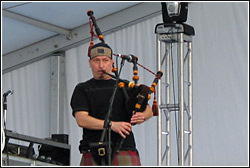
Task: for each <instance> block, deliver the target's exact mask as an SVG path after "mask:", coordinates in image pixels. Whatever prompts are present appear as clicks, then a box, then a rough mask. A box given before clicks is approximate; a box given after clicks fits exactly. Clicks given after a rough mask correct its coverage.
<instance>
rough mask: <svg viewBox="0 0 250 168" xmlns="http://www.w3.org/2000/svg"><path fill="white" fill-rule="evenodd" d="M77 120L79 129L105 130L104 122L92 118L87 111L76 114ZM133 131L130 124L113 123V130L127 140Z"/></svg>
mask: <svg viewBox="0 0 250 168" xmlns="http://www.w3.org/2000/svg"><path fill="white" fill-rule="evenodd" d="M75 119H76V122H77V124H78V126H79V127H83V128H87V129H92V130H103V126H104V120H100V119H97V118H95V117H92V116H90V115H89V113H88V112H87V111H78V112H76V113H75ZM131 129H132V125H131V124H130V123H128V122H123V121H121V122H115V121H111V130H112V131H114V132H116V133H118V134H120V135H121V136H122V137H123V138H126V135H129V134H130V132H131Z"/></svg>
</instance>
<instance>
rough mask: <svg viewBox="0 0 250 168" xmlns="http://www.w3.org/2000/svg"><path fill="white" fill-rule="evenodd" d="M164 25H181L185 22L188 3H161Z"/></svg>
mask: <svg viewBox="0 0 250 168" xmlns="http://www.w3.org/2000/svg"><path fill="white" fill-rule="evenodd" d="M161 7H162V18H163V22H164V23H183V22H186V21H187V14H188V2H161Z"/></svg>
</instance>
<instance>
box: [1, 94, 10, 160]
mask: <svg viewBox="0 0 250 168" xmlns="http://www.w3.org/2000/svg"><path fill="white" fill-rule="evenodd" d="M11 94H12V93H11ZM8 95H9V93H8V94H6V93H5V94H3V132H2V133H3V135H2V138H4V139H3V143H4V144H3V147H2V144H1V148H2V149H1V150H2V152H3V150H4V147H5V145H6V151H7V154H6V162H7V165H9V151H8V144H6V142H5V135H6V121H7V96H8Z"/></svg>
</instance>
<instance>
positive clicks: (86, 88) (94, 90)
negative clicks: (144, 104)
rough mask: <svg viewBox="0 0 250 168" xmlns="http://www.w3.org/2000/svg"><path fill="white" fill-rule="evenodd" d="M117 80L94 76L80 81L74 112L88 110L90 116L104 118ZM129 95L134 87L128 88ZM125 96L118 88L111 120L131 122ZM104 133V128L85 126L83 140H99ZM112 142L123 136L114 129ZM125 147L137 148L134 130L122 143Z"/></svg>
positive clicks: (77, 87) (73, 106)
mask: <svg viewBox="0 0 250 168" xmlns="http://www.w3.org/2000/svg"><path fill="white" fill-rule="evenodd" d="M115 84H116V80H113V79H110V80H96V79H94V78H92V79H90V80H88V81H86V82H83V83H79V84H78V85H77V86H76V87H75V89H74V92H73V95H72V98H71V107H72V110H73V112H72V114H73V116H75V113H76V112H78V111H87V112H88V113H89V115H90V116H93V117H95V118H98V119H102V120H104V119H105V117H106V114H107V113H108V110H109V106H110V98H111V96H112V94H113V91H114V85H115ZM126 91H127V93H128V95H131V93H132V92H133V89H130V88H127V87H126ZM125 105H126V101H125V97H124V95H123V92H122V90H121V89H119V88H118V89H117V92H116V95H115V98H114V102H113V106H112V117H111V121H126V122H130V117H131V114H129V112H128V111H127V109H126V107H125ZM101 135H102V130H90V129H86V128H83V137H82V138H83V141H85V142H99V141H100V137H101ZM111 139H112V144H117V143H119V142H120V141H121V139H122V137H121V136H120V135H119V134H118V133H115V132H113V131H112V134H111ZM122 147H123V148H133V149H135V148H136V146H135V140H134V135H133V132H132V131H131V132H130V135H128V136H127V137H126V139H125V141H124V143H123V145H122Z"/></svg>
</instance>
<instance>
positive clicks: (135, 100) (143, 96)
mask: <svg viewBox="0 0 250 168" xmlns="http://www.w3.org/2000/svg"><path fill="white" fill-rule="evenodd" d="M87 15H88V16H89V26H90V34H91V40H90V45H89V47H88V56H89V57H90V50H91V48H92V46H93V45H94V36H95V37H98V38H99V40H100V41H101V42H103V43H105V41H104V36H103V35H102V32H101V30H100V28H99V27H98V25H97V23H96V19H95V17H94V12H93V11H92V10H88V11H87ZM94 28H95V32H96V34H95V33H94ZM113 55H114V56H116V58H122V62H121V65H123V64H124V60H127V61H128V62H130V63H133V75H134V76H133V77H132V79H133V81H134V82H128V81H127V80H123V79H120V72H121V69H122V66H121V67H120V70H119V72H118V68H116V67H114V65H113V70H112V72H113V73H114V75H113V74H110V73H107V72H106V71H103V73H105V74H107V75H109V76H111V77H112V78H114V79H116V81H117V84H118V88H120V89H121V90H122V92H123V95H124V97H125V100H126V102H125V105H126V108H127V111H128V113H129V114H128V115H129V117H130V118H131V117H132V115H133V114H135V113H136V112H143V111H144V110H145V109H146V107H147V105H148V101H149V100H150V99H151V94H152V93H153V94H154V100H153V105H152V111H153V116H158V107H157V101H156V97H155V87H156V86H157V83H158V80H159V79H161V77H162V75H163V73H162V72H161V71H158V72H157V73H154V72H153V71H151V70H149V69H148V68H146V67H144V66H143V65H141V64H139V63H138V57H136V56H134V55H132V54H130V55H123V54H114V53H113ZM138 65H139V66H140V67H142V68H143V69H145V70H147V71H148V72H150V73H151V74H153V75H154V76H155V78H154V80H153V82H152V84H151V86H150V87H148V86H147V85H144V84H138V80H139V76H138ZM125 87H128V88H133V92H132V94H131V95H128V93H127V91H126V89H125ZM114 92H115V91H114ZM113 95H114V94H113ZM111 100H112V97H111ZM110 102H113V101H110ZM110 108H112V103H111V106H110ZM110 111H111V110H110V109H109V112H108V113H110ZM107 116H108V115H107ZM107 127H109V128H110V127H111V121H110V120H109V119H108V117H106V119H105V122H104V131H103V134H102V137H101V140H100V142H98V143H91V144H90V146H94V147H91V148H90V150H91V149H94V150H92V151H91V152H92V155H93V157H94V159H95V158H98V159H95V160H96V161H97V162H98V163H99V164H102V165H105V164H106V163H107V162H108V163H109V165H110V163H111V157H112V158H113V154H114V151H115V152H116V153H119V150H120V148H121V147H122V144H123V142H124V138H122V140H121V141H120V143H119V144H118V146H117V147H116V149H114V150H112V151H111V150H110V146H109V148H108V147H107V143H106V142H104V141H103V139H104V136H105V135H106V130H107ZM109 130H110V129H109ZM109 133H110V132H109ZM109 139H110V138H109ZM107 151H108V152H107ZM106 153H109V158H108V161H107V158H106V157H105V156H106ZM111 153H112V156H111Z"/></svg>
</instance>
